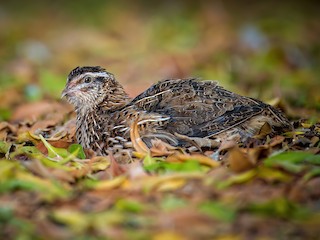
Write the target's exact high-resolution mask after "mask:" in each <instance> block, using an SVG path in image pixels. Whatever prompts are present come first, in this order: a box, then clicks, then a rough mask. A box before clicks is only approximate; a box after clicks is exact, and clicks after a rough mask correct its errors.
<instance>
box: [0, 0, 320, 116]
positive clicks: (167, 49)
mask: <svg viewBox="0 0 320 240" xmlns="http://www.w3.org/2000/svg"><path fill="white" fill-rule="evenodd" d="M319 6H320V4H319V3H318V2H317V1H241V2H240V1H236V0H233V1H229V0H228V1H182V0H181V1H169V0H167V1H147V0H144V1H143V0H140V1H101V0H91V1H88V0H78V1H28V2H26V1H6V2H4V1H1V3H0V89H1V90H0V99H1V101H0V119H1V120H8V119H10V117H11V114H12V112H13V111H14V109H15V108H16V107H17V106H19V105H21V104H22V103H26V102H32V101H41V100H43V99H48V98H49V99H52V98H53V99H59V98H60V93H61V91H62V89H63V87H64V85H65V81H66V76H67V75H68V73H69V72H70V71H71V70H72V69H73V68H74V67H76V66H81V65H100V66H103V67H105V68H106V69H107V70H108V71H110V72H112V73H114V74H115V76H116V78H117V79H118V80H119V81H120V82H121V83H123V85H124V86H125V88H126V89H127V91H128V92H129V93H130V95H132V96H134V95H136V94H138V93H139V92H140V91H142V90H144V89H146V88H147V87H148V86H150V85H151V84H152V83H154V82H157V81H159V80H161V79H165V78H182V77H191V76H193V77H200V78H203V79H214V80H219V82H220V84H221V85H223V86H224V87H226V88H228V89H230V90H233V91H235V92H238V93H240V94H245V95H248V96H251V97H255V98H260V99H262V100H264V101H272V100H275V99H278V100H280V103H281V104H280V105H282V106H283V107H284V108H286V109H289V110H287V112H288V114H289V115H291V117H293V118H298V117H307V116H308V117H309V116H310V115H311V116H314V115H316V114H317V112H319V109H320V94H319V91H320V90H319V89H320V79H319V78H320V67H319V66H320V16H319V9H320V8H319Z"/></svg>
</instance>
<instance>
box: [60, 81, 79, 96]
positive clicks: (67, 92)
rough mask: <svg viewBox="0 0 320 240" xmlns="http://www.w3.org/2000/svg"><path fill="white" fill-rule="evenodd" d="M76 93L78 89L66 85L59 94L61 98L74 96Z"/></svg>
mask: <svg viewBox="0 0 320 240" xmlns="http://www.w3.org/2000/svg"><path fill="white" fill-rule="evenodd" d="M76 92H78V89H77V88H76V86H75V84H73V83H68V84H67V85H66V87H65V88H64V90H63V91H62V93H61V98H64V97H70V96H72V95H75V93H76Z"/></svg>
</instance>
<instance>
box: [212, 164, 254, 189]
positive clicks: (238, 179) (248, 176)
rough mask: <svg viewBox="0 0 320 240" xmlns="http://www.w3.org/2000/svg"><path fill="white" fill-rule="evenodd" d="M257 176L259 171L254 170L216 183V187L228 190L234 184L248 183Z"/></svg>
mask: <svg viewBox="0 0 320 240" xmlns="http://www.w3.org/2000/svg"><path fill="white" fill-rule="evenodd" d="M256 175H257V170H256V169H252V170H249V171H246V172H244V173H240V174H236V175H232V176H231V177H229V178H228V179H226V180H223V181H221V182H218V183H216V187H217V188H218V189H224V188H227V187H229V186H231V185H233V184H241V183H245V182H248V181H250V180H252V179H253V178H255V177H256Z"/></svg>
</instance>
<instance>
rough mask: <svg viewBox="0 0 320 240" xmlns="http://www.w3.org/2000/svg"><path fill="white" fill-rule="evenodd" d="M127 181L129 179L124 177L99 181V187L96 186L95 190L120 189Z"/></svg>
mask: <svg viewBox="0 0 320 240" xmlns="http://www.w3.org/2000/svg"><path fill="white" fill-rule="evenodd" d="M126 180H127V177H126V176H124V175H121V176H118V177H115V178H113V179H111V180H104V181H99V182H98V183H97V185H95V187H94V189H96V190H110V189H113V188H117V187H120V186H121V185H122V184H123V183H125V181H126Z"/></svg>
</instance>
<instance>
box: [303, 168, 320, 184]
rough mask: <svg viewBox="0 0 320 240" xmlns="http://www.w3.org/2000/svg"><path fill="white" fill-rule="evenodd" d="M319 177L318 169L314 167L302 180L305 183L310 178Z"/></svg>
mask: <svg viewBox="0 0 320 240" xmlns="http://www.w3.org/2000/svg"><path fill="white" fill-rule="evenodd" d="M317 176H320V167H314V168H312V169H311V170H310V171H308V172H307V173H306V174H305V175H304V176H303V179H304V180H305V181H308V180H310V179H311V178H314V177H317Z"/></svg>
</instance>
